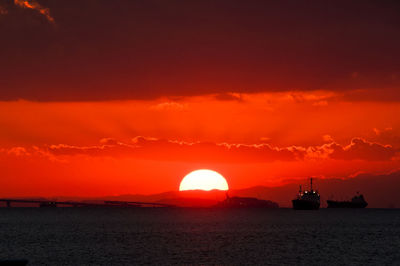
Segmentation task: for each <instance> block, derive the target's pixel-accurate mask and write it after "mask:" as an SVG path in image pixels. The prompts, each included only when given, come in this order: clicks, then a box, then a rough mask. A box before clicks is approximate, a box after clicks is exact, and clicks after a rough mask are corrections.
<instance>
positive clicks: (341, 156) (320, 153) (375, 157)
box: [308, 138, 399, 161]
mask: <svg viewBox="0 0 400 266" xmlns="http://www.w3.org/2000/svg"><path fill="white" fill-rule="evenodd" d="M398 153H399V150H397V149H395V148H393V147H392V146H390V145H382V144H379V143H374V142H369V141H366V140H364V139H362V138H353V139H352V140H351V143H350V144H349V145H346V146H342V145H340V144H338V143H335V142H332V143H329V144H324V145H322V146H317V147H309V148H308V156H309V157H310V158H330V159H335V160H364V161H389V160H392V159H393V158H394V157H395V156H396V154H398Z"/></svg>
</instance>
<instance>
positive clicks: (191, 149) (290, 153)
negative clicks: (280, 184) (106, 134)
mask: <svg viewBox="0 0 400 266" xmlns="http://www.w3.org/2000/svg"><path fill="white" fill-rule="evenodd" d="M3 150H4V149H3ZM3 152H6V153H8V154H14V155H17V156H21V155H25V156H29V155H31V154H39V155H40V156H47V157H52V159H57V157H65V156H67V157H68V156H95V157H98V156H103V157H115V158H121V157H134V158H138V159H141V160H158V161H184V162H207V163H239V164H240V163H266V162H273V161H303V160H327V159H330V160H346V161H347V160H363V161H390V160H394V158H396V156H397V155H398V154H399V150H396V149H394V148H393V147H392V146H389V145H381V144H379V143H373V142H368V141H366V140H364V139H361V138H354V139H352V141H351V143H350V144H348V145H345V146H343V145H340V144H338V143H335V142H331V143H327V144H323V145H321V146H310V147H300V146H290V147H274V146H272V145H270V144H265V143H262V144H234V143H211V142H193V143H191V142H184V141H174V140H166V139H157V138H149V137H142V136H137V137H135V138H133V139H132V141H131V142H129V143H123V142H120V141H117V140H115V139H112V138H104V139H102V140H101V141H100V145H95V146H74V145H67V144H58V145H49V146H45V147H42V148H37V147H36V148H35V149H33V150H28V149H26V148H22V147H16V148H12V149H9V150H4V151H3Z"/></svg>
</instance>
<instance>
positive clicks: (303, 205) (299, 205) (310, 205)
mask: <svg viewBox="0 0 400 266" xmlns="http://www.w3.org/2000/svg"><path fill="white" fill-rule="evenodd" d="M292 204H293V209H295V210H318V209H319V205H320V203H319V202H318V201H310V200H302V199H294V200H292Z"/></svg>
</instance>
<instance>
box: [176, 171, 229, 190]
mask: <svg viewBox="0 0 400 266" xmlns="http://www.w3.org/2000/svg"><path fill="white" fill-rule="evenodd" d="M213 189H218V190H228V189H229V187H228V183H227V182H226V179H225V178H224V177H223V176H222V175H221V174H219V173H217V172H215V171H212V170H207V169H201V170H195V171H193V172H191V173H189V174H187V175H186V176H185V177H184V178H183V179H182V182H181V184H180V186H179V191H185V190H206V191H210V190H213Z"/></svg>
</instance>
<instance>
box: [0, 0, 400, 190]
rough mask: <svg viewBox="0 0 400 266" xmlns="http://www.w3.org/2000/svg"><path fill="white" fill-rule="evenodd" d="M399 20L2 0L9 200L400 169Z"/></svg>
mask: <svg viewBox="0 0 400 266" xmlns="http://www.w3.org/2000/svg"><path fill="white" fill-rule="evenodd" d="M399 11H400V5H399V4H398V3H397V2H396V1H385V2H380V3H377V2H374V1H323V2H321V1H304V2H302V3H293V2H292V1H269V2H264V1H250V2H243V1H220V2H218V3H215V2H214V1H191V2H190V3H182V2H181V1H119V2H118V3H110V1H96V2H93V1H78V2H75V1H44V0H43V1H11V0H9V1H3V0H2V1H1V2H0V34H1V40H2V41H1V42H0V57H1V61H0V158H1V159H0V175H1V179H0V195H1V196H7V197H8V196H32V195H40V196H54V195H66V196H82V195H85V196H101V195H118V194H127V193H131V194H134V193H143V194H151V193H158V192H163V191H170V190H177V189H178V187H179V182H180V180H181V179H182V178H183V176H184V175H185V174H187V173H188V172H190V171H192V170H195V169H198V168H209V169H213V170H216V171H218V172H220V173H221V174H222V175H224V176H225V177H226V178H227V180H228V183H229V184H230V187H231V188H234V189H241V188H246V187H251V186H256V185H265V186H277V185H280V184H282V183H286V182H288V181H287V180H295V179H302V178H305V177H308V176H315V177H320V178H337V177H339V178H344V179H346V178H351V177H353V176H355V175H357V174H359V173H367V174H388V173H391V172H394V171H398V170H399V168H400V153H399V151H400V118H399V116H398V114H399V113H400V104H399V101H400V93H399V91H400V90H399V87H400V83H399V81H400V65H399V63H398V62H400V53H399V51H398V47H399V46H400V37H399V36H400V21H399V18H398V12H399ZM291 182H292V181H291ZM293 182H296V181H293ZM393 185H396V186H398V185H400V181H399V182H397V183H396V184H393ZM294 193H295V192H294Z"/></svg>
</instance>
